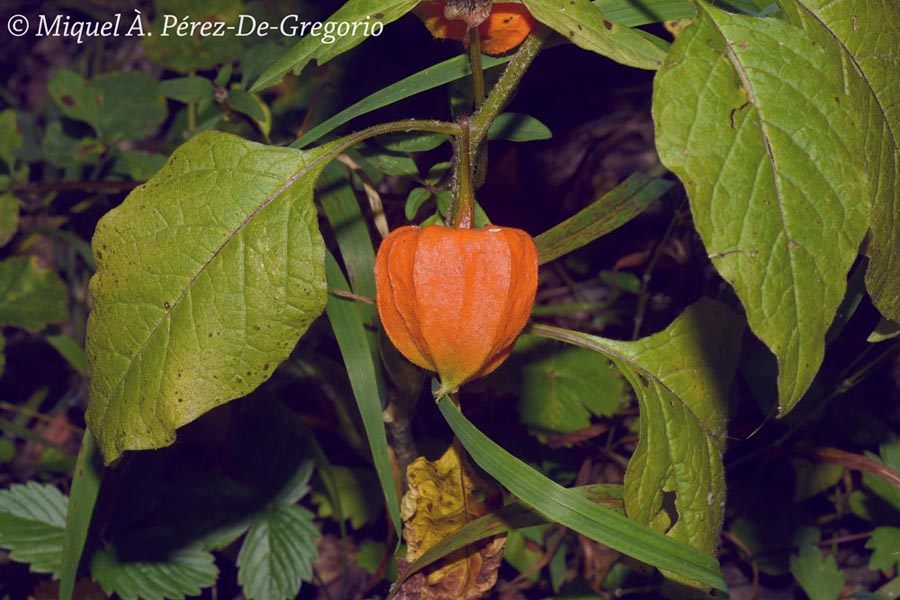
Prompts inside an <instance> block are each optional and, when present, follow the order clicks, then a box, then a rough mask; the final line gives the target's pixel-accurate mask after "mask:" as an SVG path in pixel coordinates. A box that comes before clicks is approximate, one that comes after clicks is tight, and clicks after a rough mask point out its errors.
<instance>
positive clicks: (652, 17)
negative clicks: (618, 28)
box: [593, 0, 697, 27]
mask: <svg viewBox="0 0 900 600" xmlns="http://www.w3.org/2000/svg"><path fill="white" fill-rule="evenodd" d="M593 4H594V6H596V7H597V8H599V9H600V10H601V11H602V12H603V14H604V15H606V16H607V17H608V18H609V19H611V20H613V21H615V22H616V23H621V24H622V25H627V26H629V27H634V26H636V25H646V24H647V23H657V22H659V21H668V20H670V19H689V18H691V17H694V16H696V14H697V11H696V9H695V8H694V5H693V4H691V2H690V0H654V1H653V2H650V3H647V2H644V1H643V0H593Z"/></svg>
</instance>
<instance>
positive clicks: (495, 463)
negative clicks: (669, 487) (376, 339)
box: [438, 397, 726, 591]
mask: <svg viewBox="0 0 900 600" xmlns="http://www.w3.org/2000/svg"><path fill="white" fill-rule="evenodd" d="M438 408H439V409H440V411H441V414H443V415H444V418H445V419H446V420H447V423H448V424H449V425H450V428H451V429H453V432H454V433H455V434H456V436H457V437H458V438H459V440H460V441H461V442H462V444H463V446H465V448H466V450H467V451H468V452H469V455H470V456H471V457H472V459H473V460H474V461H475V462H476V463H477V464H478V466H480V467H481V468H482V469H484V470H485V471H487V472H488V473H489V474H490V475H491V476H493V477H494V478H495V479H496V480H497V481H498V482H500V484H502V485H503V486H504V487H505V488H506V489H508V490H509V491H510V492H512V493H513V494H515V495H516V496H518V497H519V499H520V500H522V501H523V502H525V503H526V504H528V505H530V506H531V507H533V508H534V509H535V510H537V511H538V512H540V513H542V514H544V515H546V516H547V517H548V518H549V519H551V520H552V521H554V522H557V523H559V524H561V525H564V526H566V527H568V528H570V529H574V530H575V531H577V532H578V533H581V534H583V535H585V536H587V537H589V538H591V539H593V540H596V541H598V542H600V543H602V544H606V545H607V546H609V547H610V548H612V549H614V550H618V551H619V552H622V553H623V554H627V555H628V556H631V557H633V558H636V559H637V560H640V561H642V562H645V563H647V564H649V565H653V566H654V567H657V568H659V569H664V570H666V571H671V572H673V573H677V574H678V575H681V576H682V577H685V578H687V579H691V580H695V581H699V582H701V583H703V584H704V585H708V586H710V587H713V588H715V589H718V590H722V591H725V590H726V586H725V580H724V579H723V578H722V572H721V570H720V569H719V563H718V561H717V560H716V559H715V558H714V557H712V556H710V555H708V554H706V553H704V552H701V551H699V550H697V549H695V548H692V547H690V546H688V545H687V544H684V543H682V542H678V541H676V540H673V539H671V538H668V537H666V536H665V535H663V534H661V533H658V532H656V531H653V530H651V529H650V528H648V527H645V526H643V525H639V524H638V523H636V522H634V521H631V520H630V519H628V518H627V517H623V516H622V515H619V514H616V513H615V512H613V511H611V510H609V509H607V508H603V507H602V506H600V505H598V504H595V503H593V502H591V501H590V500H588V499H587V498H584V497H583V496H581V495H580V494H578V493H577V492H573V491H572V490H569V489H566V488H564V487H562V486H561V485H559V484H558V483H556V482H555V481H553V480H551V479H548V478H547V477H545V476H544V475H542V474H540V473H538V472H537V471H535V470H534V469H532V468H531V467H529V466H528V465H526V464H525V463H524V462H522V461H520V460H519V459H518V458H516V457H514V456H513V455H511V454H510V453H508V452H507V451H506V450H504V449H503V448H501V447H500V446H498V445H497V444H495V443H494V442H493V441H491V440H490V439H489V438H488V437H487V436H485V435H484V434H483V433H481V431H479V430H478V428H476V427H475V426H474V425H472V423H470V422H469V420H468V419H466V418H465V417H464V416H463V415H462V413H461V412H459V409H457V408H456V407H455V406H454V405H453V402H451V401H450V400H448V399H447V397H444V398H443V399H442V400H441V401H440V402H439V403H438Z"/></svg>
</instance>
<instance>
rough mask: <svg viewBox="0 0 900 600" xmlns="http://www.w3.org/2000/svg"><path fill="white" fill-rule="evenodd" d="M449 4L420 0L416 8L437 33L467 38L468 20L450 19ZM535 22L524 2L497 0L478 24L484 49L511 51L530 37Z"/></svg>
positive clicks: (449, 36) (436, 35) (495, 52)
mask: <svg viewBox="0 0 900 600" xmlns="http://www.w3.org/2000/svg"><path fill="white" fill-rule="evenodd" d="M446 7H447V3H446V2H443V1H439V2H434V1H432V0H426V1H425V2H420V3H419V4H418V5H417V6H416V8H415V9H414V11H413V12H415V13H416V15H417V16H418V17H419V18H420V19H422V21H423V22H424V23H425V27H427V28H428V31H430V32H431V35H433V36H434V37H436V38H440V39H448V40H459V41H464V40H465V39H466V35H467V32H468V26H467V24H466V23H465V22H464V21H461V20H457V19H448V18H447V17H446V15H445V12H446ZM536 24H537V21H536V20H535V18H534V17H533V16H531V13H530V12H528V9H527V8H525V7H524V6H523V5H521V4H516V3H513V2H494V3H493V5H492V6H491V13H490V15H489V16H488V17H487V19H485V20H484V21H483V22H482V23H481V24H480V25H479V26H478V36H479V38H480V39H481V51H482V52H484V53H485V54H491V55H494V56H496V55H498V54H503V53H505V52H509V51H510V50H512V49H513V48H515V47H516V46H518V45H519V44H521V43H522V42H523V41H524V40H525V38H527V37H528V34H529V33H531V31H532V30H533V29H534V27H535V25H536Z"/></svg>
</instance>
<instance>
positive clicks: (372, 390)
mask: <svg viewBox="0 0 900 600" xmlns="http://www.w3.org/2000/svg"><path fill="white" fill-rule="evenodd" d="M325 275H326V277H327V279H328V286H329V287H331V288H334V289H339V290H343V291H349V289H350V286H349V285H348V284H347V280H346V279H345V278H344V274H343V273H342V272H341V268H340V266H338V264H337V261H336V260H335V259H334V257H333V256H332V255H331V254H330V253H326V255H325ZM325 313H326V314H327V315H328V320H329V321H330V322H331V327H332V329H334V336H335V338H336V339H337V342H338V347H339V348H340V350H341V356H343V358H344V364H345V365H346V366H347V375H348V376H349V378H350V387H351V388H353V395H354V397H355V398H356V404H357V406H358V407H359V414H360V416H361V417H362V422H363V426H364V427H365V429H366V437H368V438H369V448H370V449H371V451H372V461H373V462H374V463H375V471H376V473H377V474H378V481H379V482H380V483H381V489H382V492H383V493H384V498H385V503H386V504H387V507H388V512H389V513H390V515H391V522H392V523H393V524H394V528H395V530H396V531H397V535H399V534H400V531H401V526H400V501H399V499H398V497H397V488H396V487H394V478H393V475H392V472H391V462H390V458H389V457H388V446H387V434H386V432H385V429H384V420H383V418H382V416H381V411H382V404H381V395H380V394H379V393H378V378H377V375H376V367H375V364H374V362H373V360H372V354H371V353H370V352H369V344H368V342H367V341H366V330H365V328H364V327H363V320H362V315H361V314H360V312H359V310H358V308H357V306H356V304H355V303H354V302H353V301H351V300H347V299H345V298H339V297H337V296H335V295H333V294H329V296H328V304H327V305H326V307H325Z"/></svg>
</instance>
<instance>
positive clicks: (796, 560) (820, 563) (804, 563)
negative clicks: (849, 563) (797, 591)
mask: <svg viewBox="0 0 900 600" xmlns="http://www.w3.org/2000/svg"><path fill="white" fill-rule="evenodd" d="M791 573H793V575H794V577H796V578H797V582H798V583H799V584H800V587H802V588H803V591H804V592H806V595H807V596H808V597H809V600H837V598H838V597H839V596H840V595H841V587H843V585H844V574H843V573H841V571H840V569H838V566H837V562H836V561H835V560H834V555H831V554H829V555H828V556H827V557H823V556H822V553H821V552H819V549H818V548H816V547H815V546H812V545H807V546H801V548H800V552H799V553H798V554H794V555H792V556H791Z"/></svg>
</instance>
